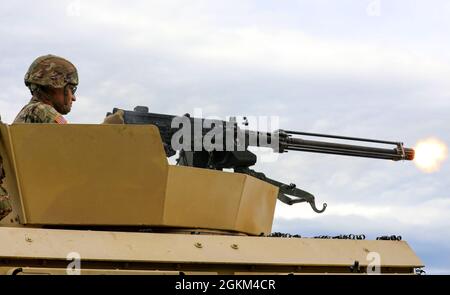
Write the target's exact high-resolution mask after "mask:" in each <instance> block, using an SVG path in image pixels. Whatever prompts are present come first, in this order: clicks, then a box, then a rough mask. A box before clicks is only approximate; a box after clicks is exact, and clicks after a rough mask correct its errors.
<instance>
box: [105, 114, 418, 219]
mask: <svg viewBox="0 0 450 295" xmlns="http://www.w3.org/2000/svg"><path fill="white" fill-rule="evenodd" d="M118 110H119V109H118V108H114V109H113V111H112V113H108V114H107V115H111V114H114V113H116V112H117V111H118ZM122 111H123V118H124V123H125V124H144V125H145V124H150V125H154V126H156V127H158V129H159V132H160V135H161V139H162V141H163V144H164V147H165V151H166V154H167V156H168V157H170V156H173V155H175V150H178V151H179V152H180V154H179V158H178V159H177V163H178V164H179V165H183V166H191V167H198V168H209V169H215V170H222V169H224V168H231V169H233V170H234V172H237V173H244V174H248V175H251V176H253V177H256V178H258V179H261V180H263V181H265V182H268V183H270V184H272V185H274V186H276V187H278V188H279V193H278V199H279V200H280V201H282V202H283V203H285V204H288V205H293V204H296V203H303V202H307V203H308V204H310V206H311V208H312V209H313V210H314V211H315V212H317V213H322V212H324V211H325V209H326V207H327V204H326V203H324V204H323V207H322V209H318V208H317V207H316V204H315V197H314V195H312V194H311V193H309V192H306V191H304V190H301V189H299V188H297V186H296V185H295V184H293V183H291V184H285V183H282V182H279V181H277V180H274V179H271V178H269V177H267V176H266V175H264V174H263V173H261V172H257V171H254V170H252V169H250V168H249V167H251V166H253V165H254V164H256V161H257V157H256V155H255V154H254V153H252V152H251V151H249V150H248V147H249V146H257V147H269V148H272V149H273V151H274V152H278V153H284V152H288V151H303V152H312V153H325V154H334V155H341V156H352V157H365V158H374V159H385V160H393V161H400V160H413V159H414V150H413V149H411V148H405V147H404V145H403V143H402V142H393V141H386V140H378V139H367V138H356V137H348V136H338V135H327V134H318V133H307V132H299V131H287V130H278V131H276V132H273V133H269V132H259V131H253V130H247V129H241V128H239V126H238V124H237V123H236V120H234V119H231V120H230V121H229V122H226V121H221V120H213V119H204V118H192V117H191V116H190V115H189V114H186V115H184V116H173V115H167V114H156V113H149V111H148V107H145V106H137V107H135V108H134V110H133V111H129V110H122ZM298 135H304V136H308V137H321V138H329V139H339V140H341V141H359V142H369V143H376V144H379V145H381V144H383V145H391V146H392V145H393V146H395V147H394V148H391V149H388V148H380V147H371V146H361V145H352V144H342V143H334V142H324V141H317V140H306V139H302V138H299V137H296V136H298ZM206 139H209V141H206Z"/></svg>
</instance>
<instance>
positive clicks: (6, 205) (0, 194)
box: [0, 118, 12, 220]
mask: <svg viewBox="0 0 450 295" xmlns="http://www.w3.org/2000/svg"><path fill="white" fill-rule="evenodd" d="M1 123H2V120H1V118H0V124H1ZM4 178H5V171H4V170H3V159H2V156H1V155H0V220H2V219H3V218H4V217H6V215H8V214H9V213H11V211H12V208H11V203H10V201H9V196H8V192H7V191H6V189H5V188H4V187H3V179H4Z"/></svg>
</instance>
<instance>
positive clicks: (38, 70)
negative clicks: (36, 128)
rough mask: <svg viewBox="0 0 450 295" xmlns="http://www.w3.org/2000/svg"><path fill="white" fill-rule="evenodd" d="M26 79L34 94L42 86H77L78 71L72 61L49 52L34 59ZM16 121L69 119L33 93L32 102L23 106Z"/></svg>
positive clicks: (61, 122)
mask: <svg viewBox="0 0 450 295" xmlns="http://www.w3.org/2000/svg"><path fill="white" fill-rule="evenodd" d="M24 81H25V85H26V86H27V87H28V88H29V89H30V91H31V93H32V94H33V93H35V92H36V91H37V90H39V88H40V87H42V86H44V87H51V88H64V87H66V85H68V84H70V85H73V86H76V85H78V72H77V69H76V68H75V66H74V65H73V64H72V63H71V62H70V61H68V60H66V59H64V58H62V57H59V56H55V55H50V54H49V55H44V56H40V57H38V58H37V59H36V60H34V61H33V63H32V64H31V65H30V68H29V69H28V71H27V73H26V74H25V78H24ZM14 123H59V124H65V123H67V121H66V120H65V119H64V117H63V116H62V115H61V114H60V113H58V111H57V110H56V109H55V108H54V107H53V106H51V105H49V104H46V103H44V102H42V101H41V100H39V99H38V97H36V95H35V94H33V97H32V98H31V100H30V102H29V103H28V104H27V105H25V106H24V107H23V108H22V110H21V111H20V113H19V114H18V115H17V117H16V119H15V120H14Z"/></svg>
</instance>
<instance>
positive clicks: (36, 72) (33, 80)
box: [24, 54, 78, 89]
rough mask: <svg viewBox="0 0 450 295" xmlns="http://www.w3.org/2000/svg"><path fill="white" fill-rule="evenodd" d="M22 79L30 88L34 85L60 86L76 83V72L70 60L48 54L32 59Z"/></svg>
mask: <svg viewBox="0 0 450 295" xmlns="http://www.w3.org/2000/svg"><path fill="white" fill-rule="evenodd" d="M24 80H25V85H26V86H27V87H28V88H30V89H31V88H32V86H34V85H41V86H50V87H53V88H62V87H65V86H66V85H67V84H73V85H78V72H77V68H76V67H75V66H74V65H73V64H72V63H71V62H70V61H68V60H66V59H64V58H62V57H59V56H55V55H51V54H48V55H43V56H40V57H38V58H36V59H35V60H34V61H33V63H32V64H31V66H30V68H29V69H28V71H27V73H26V74H25V79H24Z"/></svg>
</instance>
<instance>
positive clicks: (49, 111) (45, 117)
mask: <svg viewBox="0 0 450 295" xmlns="http://www.w3.org/2000/svg"><path fill="white" fill-rule="evenodd" d="M60 116H61V114H60V113H58V112H57V111H56V110H55V109H54V108H53V107H52V106H51V105H48V104H46V103H43V102H41V101H36V100H31V101H30V102H29V103H28V104H27V105H25V106H24V107H23V108H22V110H21V111H20V112H19V114H18V115H17V117H16V119H15V120H14V123H55V121H56V119H57V118H58V117H60Z"/></svg>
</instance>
